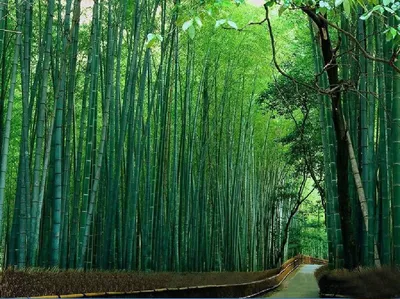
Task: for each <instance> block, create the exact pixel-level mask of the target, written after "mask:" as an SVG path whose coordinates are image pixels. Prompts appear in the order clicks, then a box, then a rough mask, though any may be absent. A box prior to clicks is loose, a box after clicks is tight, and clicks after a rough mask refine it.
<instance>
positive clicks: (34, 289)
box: [0, 269, 279, 297]
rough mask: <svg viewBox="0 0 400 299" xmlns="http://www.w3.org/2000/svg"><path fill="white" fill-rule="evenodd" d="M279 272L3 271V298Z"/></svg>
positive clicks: (246, 278) (215, 281) (233, 280)
mask: <svg viewBox="0 0 400 299" xmlns="http://www.w3.org/2000/svg"><path fill="white" fill-rule="evenodd" d="M278 272H279V269H271V270H266V271H261V272H209V273H172V272H158V273H143V272H122V271H121V272H119V271H115V272H106V271H88V272H81V271H74V270H70V271H51V270H48V271H46V270H43V271H40V270H39V269H36V270H35V269H32V270H30V269H27V270H21V271H14V270H6V271H4V272H0V297H28V296H46V295H59V294H61V295H66V294H81V293H94V292H97V293H101V292H131V291H139V290H154V289H159V288H177V287H190V286H202V285H224V284H238V283H244V282H251V281H255V280H261V279H265V278H267V277H271V276H273V275H275V274H277V273H278Z"/></svg>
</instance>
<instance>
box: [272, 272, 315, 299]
mask: <svg viewBox="0 0 400 299" xmlns="http://www.w3.org/2000/svg"><path fill="white" fill-rule="evenodd" d="M319 267H321V266H320V265H301V266H300V267H299V269H297V270H295V271H294V272H293V273H292V274H290V276H289V277H288V278H287V279H286V280H285V281H284V282H282V285H281V286H280V287H279V288H278V289H277V291H274V292H272V293H269V294H267V295H266V296H265V297H270V298H319V288H318V284H317V281H316V280H315V277H314V271H315V270H317V269H318V268H319Z"/></svg>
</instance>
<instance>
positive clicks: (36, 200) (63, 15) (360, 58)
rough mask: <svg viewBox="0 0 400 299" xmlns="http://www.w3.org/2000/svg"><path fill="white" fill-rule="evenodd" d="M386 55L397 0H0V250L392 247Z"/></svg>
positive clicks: (395, 42)
mask: <svg viewBox="0 0 400 299" xmlns="http://www.w3.org/2000/svg"><path fill="white" fill-rule="evenodd" d="M399 55H400V2H397V0H357V1H356V0H335V1H333V0H320V1H317V0H265V1H264V0H200V1H191V0H190V1H186V0H0V154H1V162H0V163H1V164H0V242H1V243H0V268H1V269H8V268H12V269H14V270H23V269H29V268H37V269H50V268H52V269H58V270H57V271H62V270H67V269H76V271H94V270H101V271H115V270H119V271H131V272H133V271H136V272H139V271H140V272H145V273H147V272H168V273H169V272H177V273H183V272H196V273H199V272H224V271H225V272H226V271H230V272H233V271H236V272H257V271H265V270H267V269H274V268H277V267H278V268H279V267H281V266H282V265H283V264H284V263H285V262H286V261H287V260H288V259H290V258H294V257H296V256H298V255H302V256H310V257H312V258H315V259H319V260H321V261H322V260H326V263H327V265H328V266H329V267H328V268H329V269H330V270H332V271H333V270H334V269H343V268H344V269H347V270H348V271H352V270H354V269H360V267H368V268H381V267H383V266H388V267H396V266H400V75H399V73H400V60H399ZM77 273H78V272H77ZM43 295H51V294H43ZM398 295H399V294H398Z"/></svg>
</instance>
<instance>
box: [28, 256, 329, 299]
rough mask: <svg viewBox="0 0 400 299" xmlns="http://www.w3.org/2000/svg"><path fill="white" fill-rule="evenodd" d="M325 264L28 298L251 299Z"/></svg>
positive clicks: (298, 261)
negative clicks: (214, 280) (210, 281)
mask: <svg viewBox="0 0 400 299" xmlns="http://www.w3.org/2000/svg"><path fill="white" fill-rule="evenodd" d="M326 263H327V261H326V260H322V259H317V258H313V257H310V256H305V255H297V256H295V257H293V258H291V259H289V260H288V261H286V262H285V263H284V264H283V265H282V266H281V267H280V271H279V273H278V274H276V275H274V276H271V277H267V278H264V279H261V280H257V281H251V282H245V283H239V284H223V285H202V286H191V287H180V288H161V289H155V290H140V291H131V292H103V293H85V294H70V295H54V296H41V297H30V298H49V299H50V298H104V297H107V298H116V297H118V298H122V297H124V298H136V297H140V298H154V297H157V298H168V297H170V298H187V297H192V298H193V297H194V298H219V297H221V298H223V297H225V298H226V297H230V298H233V297H236V298H238V297H240V298H251V297H255V296H259V295H261V294H263V293H267V292H269V291H272V290H274V289H276V288H278V287H279V286H280V285H281V283H282V282H283V281H284V280H285V279H286V278H287V277H288V276H289V274H290V273H292V272H293V271H294V270H296V269H297V268H298V267H299V266H300V265H302V264H318V265H323V264H326Z"/></svg>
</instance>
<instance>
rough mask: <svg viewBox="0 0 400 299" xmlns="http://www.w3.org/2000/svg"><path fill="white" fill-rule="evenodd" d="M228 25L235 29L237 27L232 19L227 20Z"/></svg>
mask: <svg viewBox="0 0 400 299" xmlns="http://www.w3.org/2000/svg"><path fill="white" fill-rule="evenodd" d="M228 25H229V26H231V27H232V28H233V29H236V30H238V29H239V28H238V26H237V25H236V23H235V22H233V21H228Z"/></svg>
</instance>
